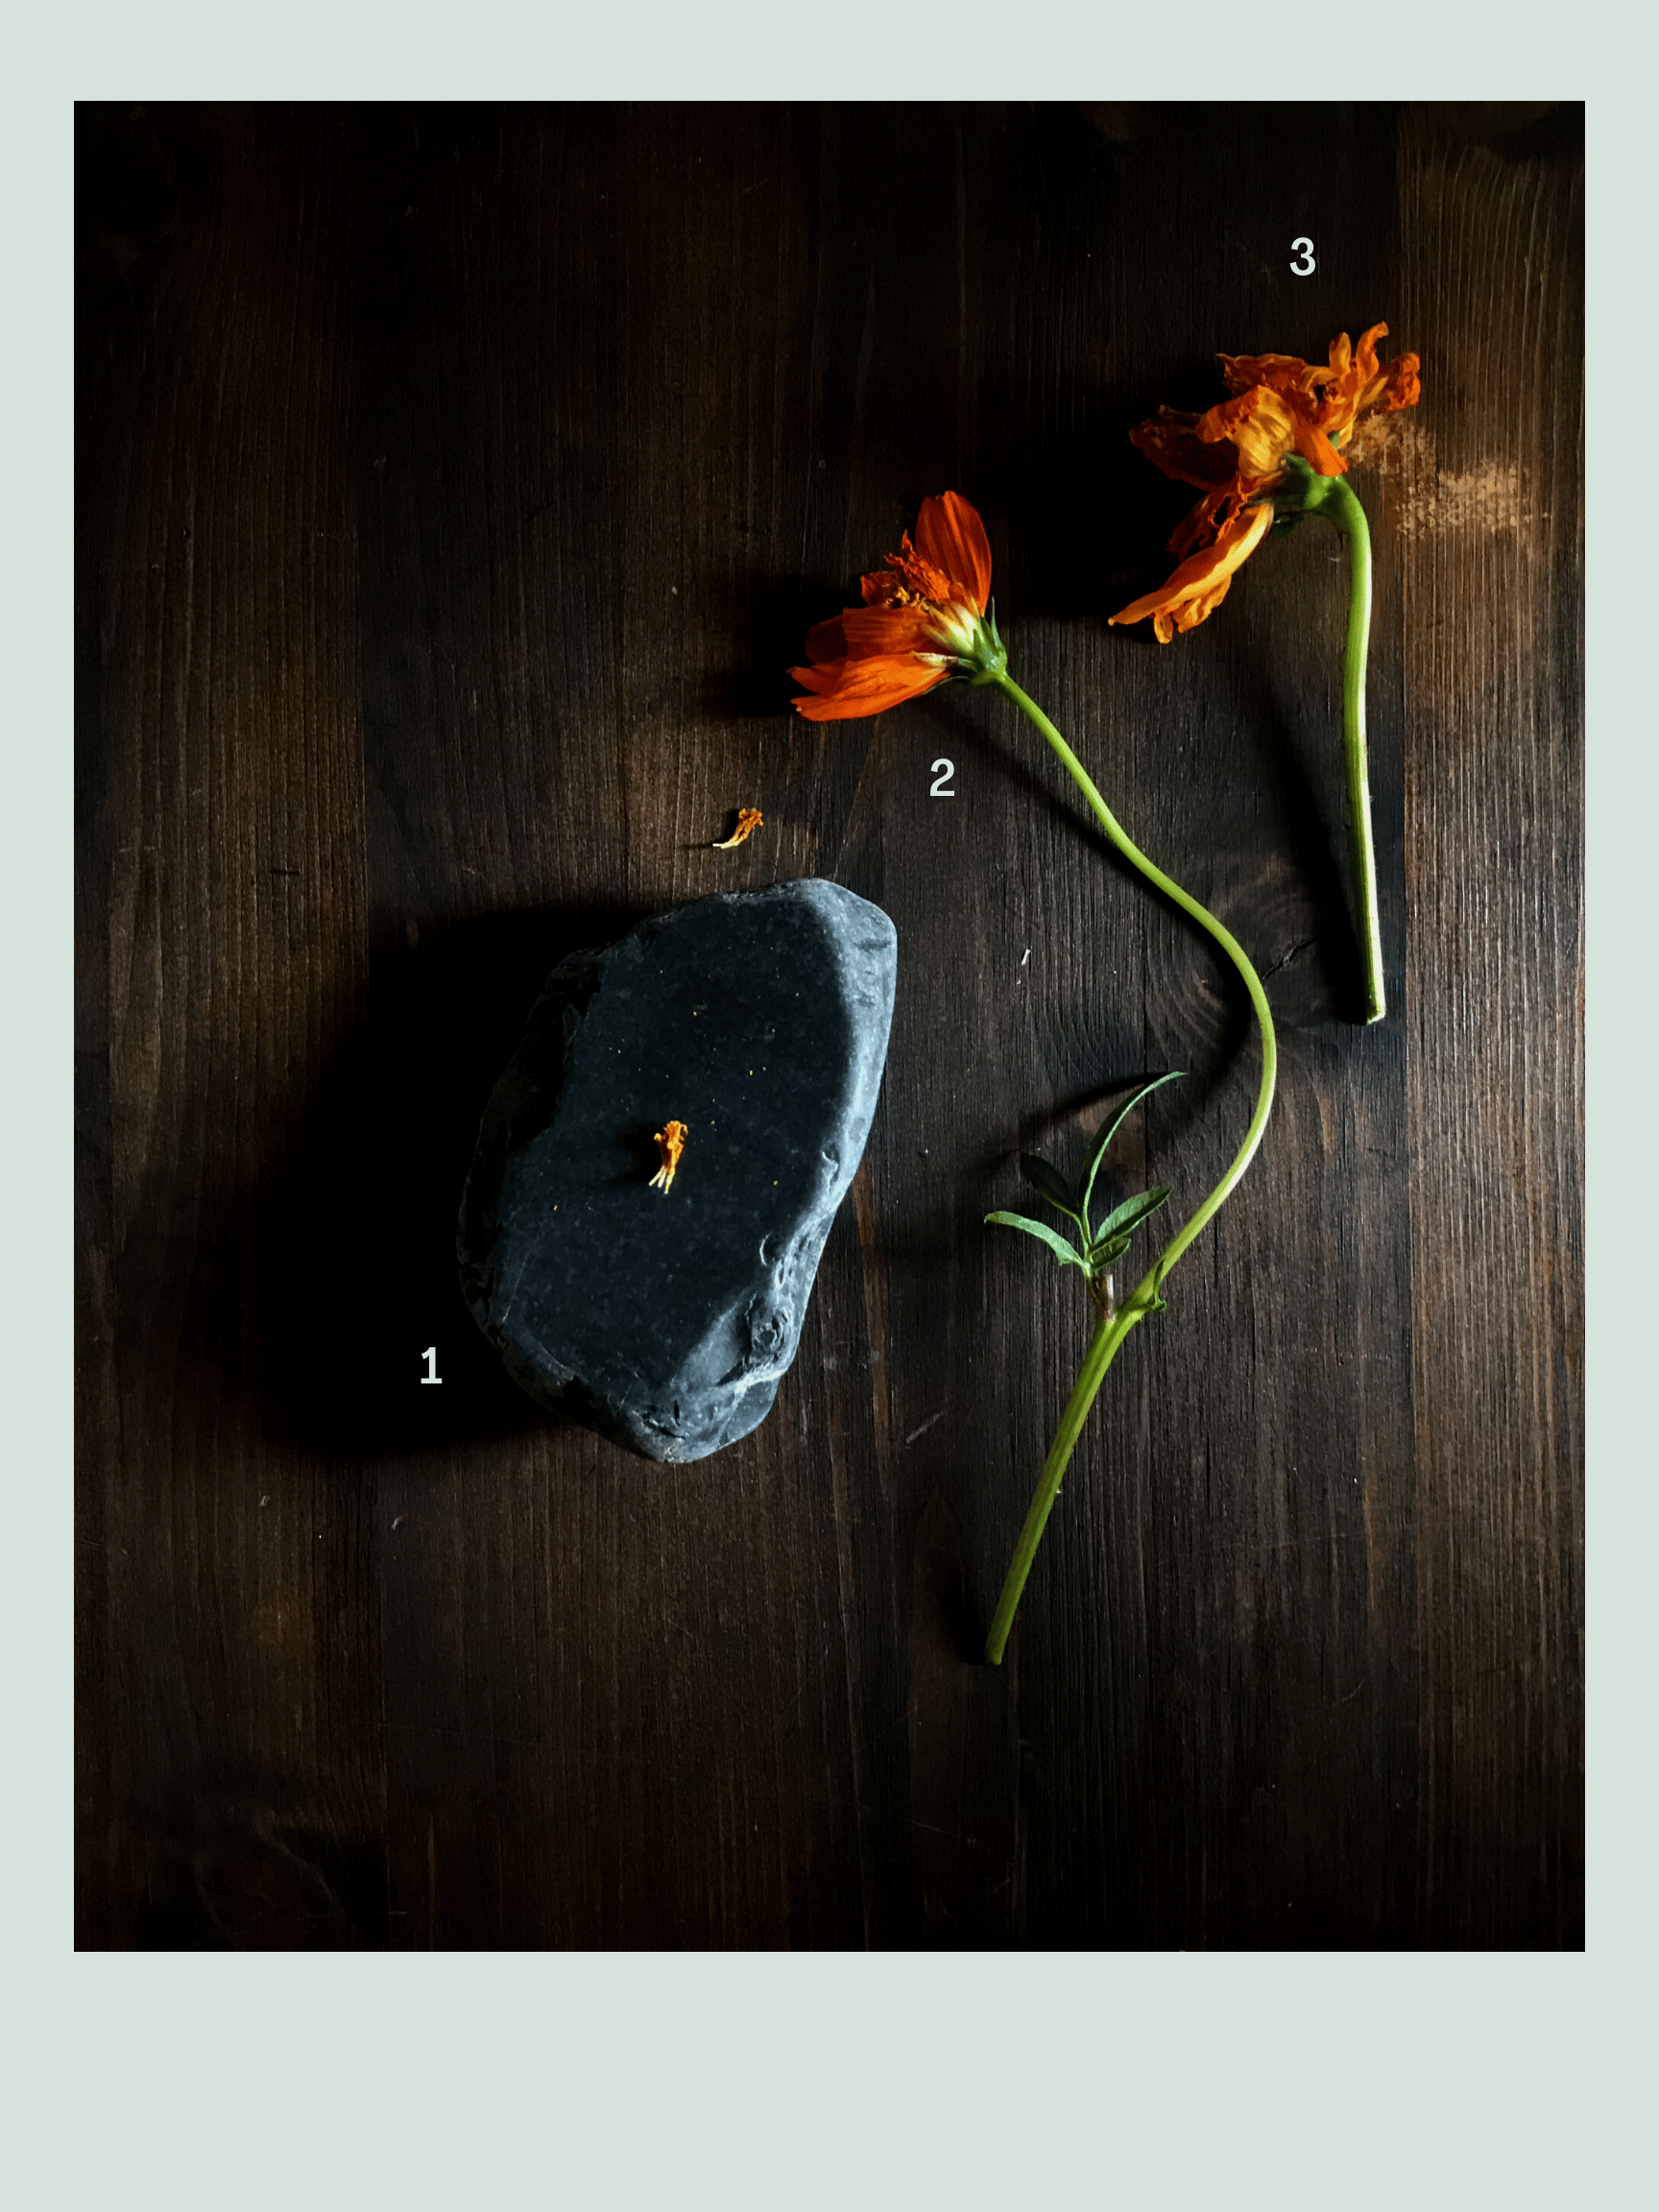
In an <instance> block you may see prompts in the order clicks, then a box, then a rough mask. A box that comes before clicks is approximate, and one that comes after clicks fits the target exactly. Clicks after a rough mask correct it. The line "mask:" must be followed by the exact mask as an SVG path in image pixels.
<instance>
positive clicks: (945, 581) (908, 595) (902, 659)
mask: <svg viewBox="0 0 1659 2212" xmlns="http://www.w3.org/2000/svg"><path fill="white" fill-rule="evenodd" d="M862 588H863V592H864V604H863V606H862V607H849V608H847V609H846V610H845V611H844V612H843V613H840V614H837V615H835V616H833V617H832V618H831V619H830V620H829V621H828V622H818V623H814V625H813V627H812V628H811V629H810V630H809V631H808V632H807V633H806V658H807V660H808V661H811V663H812V665H811V667H809V668H791V669H790V671H789V673H790V675H791V676H793V677H794V678H795V679H796V681H797V682H798V683H801V684H805V686H806V696H805V698H799V699H797V700H796V701H795V702H794V704H795V706H796V707H797V708H798V709H799V710H800V711H801V712H802V713H803V714H805V716H806V718H807V720H808V721H809V722H838V721H847V720H851V719H852V718H854V716H857V715H861V714H879V713H881V712H882V710H883V709H886V708H888V707H897V706H898V705H899V704H900V703H901V702H902V700H905V699H914V698H915V697H916V696H917V694H918V693H919V692H922V691H930V690H931V689H932V687H933V685H935V684H944V683H948V682H949V681H950V678H951V677H952V676H966V675H971V674H974V673H975V672H976V671H978V670H979V669H980V668H982V667H983V666H984V665H985V664H986V662H987V661H988V660H989V659H992V658H996V657H999V656H1000V654H1001V647H1000V644H999V643H997V642H996V627H995V624H992V623H987V621H986V620H985V618H984V617H985V610H986V607H987V606H988V604H989V602H990V596H991V546H990V541H988V540H987V538H986V536H985V526H984V524H983V523H982V522H981V521H980V519H979V517H978V516H977V515H976V514H975V513H974V510H973V508H972V507H970V506H969V504H968V502H967V500H966V499H963V498H961V497H960V496H959V495H958V494H957V493H954V492H945V493H941V494H940V495H939V497H938V498H936V499H924V500H923V502H922V507H921V512H920V513H919V514H918V515H917V517H916V540H915V542H914V544H912V542H911V540H910V535H909V532H908V531H906V532H905V534H904V541H903V543H902V547H901V549H900V550H899V551H898V552H897V553H889V554H888V555H887V561H886V566H885V567H882V568H878V569H877V571H876V572H875V574H874V575H872V576H866V577H865V578H864V579H863V587H862Z"/></svg>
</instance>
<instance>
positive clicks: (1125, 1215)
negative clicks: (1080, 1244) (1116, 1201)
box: [1094, 1184, 1169, 1240]
mask: <svg viewBox="0 0 1659 2212" xmlns="http://www.w3.org/2000/svg"><path fill="white" fill-rule="evenodd" d="M1168 1201H1169V1193H1168V1191H1167V1190H1165V1189H1164V1187H1163V1185H1162V1184H1160V1185H1159V1186H1158V1188H1157V1189H1156V1190H1142V1193H1141V1195H1140V1196H1139V1197H1138V1198H1125V1199H1124V1201H1123V1203H1122V1205H1121V1206H1115V1207H1114V1208H1113V1209H1112V1211H1111V1213H1110V1214H1107V1216H1106V1218H1105V1220H1104V1221H1102V1222H1101V1224H1100V1226H1099V1228H1098V1229H1097V1230H1096V1231H1095V1232H1094V1235H1095V1238H1096V1240H1098V1239H1099V1238H1102V1237H1125V1238H1127V1237H1129V1236H1131V1235H1132V1234H1133V1233H1134V1231H1135V1230H1137V1229H1139V1228H1140V1226H1141V1224H1142V1221H1144V1220H1147V1219H1148V1218H1149V1217H1150V1216H1151V1215H1152V1214H1156V1213H1157V1211H1158V1209H1159V1207H1160V1206H1165V1205H1167V1204H1168Z"/></svg>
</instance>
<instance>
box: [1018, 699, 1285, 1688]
mask: <svg viewBox="0 0 1659 2212" xmlns="http://www.w3.org/2000/svg"><path fill="white" fill-rule="evenodd" d="M990 681H991V682H992V683H994V684H995V685H997V687H998V690H1000V691H1004V692H1006V693H1007V695H1008V697H1009V698H1010V699H1012V700H1013V702H1014V704H1015V706H1016V707H1018V708H1019V709H1020V710H1021V712H1022V714H1026V715H1028V716H1029V717H1030V719H1031V720H1032V721H1033V722H1034V723H1035V724H1036V725H1037V727H1038V729H1039V730H1041V731H1042V733H1043V734H1044V736H1045V737H1046V739H1047V740H1048V743H1049V744H1050V745H1051V746H1052V747H1053V749H1054V751H1055V753H1056V754H1057V755H1058V757H1059V758H1060V761H1061V764H1062V765H1063V766H1064V768H1065V770H1066V772H1067V774H1068V775H1069V776H1070V778H1071V781H1073V782H1074V783H1075V784H1076V786H1077V788H1078V790H1079V791H1081V792H1082V794H1083V797H1084V798H1085V799H1086V800H1087V801H1088V803H1089V807H1090V810H1091V811H1092V812H1093V814H1094V818H1095V820H1096V821H1097V822H1098V823H1099V825H1100V827H1101V829H1104V830H1105V832H1106V835H1107V836H1108V838H1110V840H1111V842H1112V843H1113V845H1114V846H1116V848H1117V849H1118V852H1119V853H1121V854H1122V855H1123V857H1124V859H1125V860H1127V861H1128V862H1129V863H1130V865H1131V866H1132V867H1134V868H1137V869H1139V870H1140V872H1141V874H1142V876H1144V877H1145V878H1146V879H1147V881H1148V882H1149V883H1153V884H1155V885H1156V886H1157V888H1158V889H1159V890H1160V891H1162V892H1163V893H1164V894H1165V896H1166V898H1168V899H1172V900H1173V901H1174V902H1175V904H1176V905H1177V906H1179V907H1180V908H1181V909H1182V911H1183V912H1184V913H1186V914H1190V916H1191V917H1192V919H1193V921H1194V922H1196V923H1197V924H1198V926H1199V927H1200V928H1201V929H1203V930H1205V931H1207V933H1208V934H1209V935H1210V936H1211V937H1213V938H1214V941H1215V943H1216V944H1217V945H1219V946H1220V948H1221V950H1222V951H1223V952H1225V953H1226V955H1227V957H1228V959H1229V960H1231V961H1232V963H1233V965H1234V967H1235V968H1236V969H1237V970H1238V974H1239V975H1240V976H1241V978H1242V979H1243V983H1244V988H1245V990H1246V991H1247V992H1248V993H1249V995H1250V1004H1251V1006H1252V1008H1253V1009H1254V1012H1255V1015H1256V1020H1257V1022H1258V1024H1259V1026H1260V1028H1261V1031H1262V1087H1261V1089H1260V1091H1259V1092H1258V1093H1257V1097H1256V1111H1255V1113H1254V1114H1253V1115H1252V1116H1251V1118H1250V1126H1249V1128H1248V1129H1247V1130H1246V1131H1245V1132H1244V1142H1243V1143H1242V1144H1240V1145H1239V1147H1238V1151H1237V1152H1236V1153H1235V1154H1234V1156H1233V1162H1232V1165H1231V1166H1229V1167H1228V1169H1227V1172H1226V1174H1225V1175H1223V1176H1222V1178H1221V1180H1220V1182H1219V1183H1217V1184H1216V1186H1215V1188H1214V1190H1212V1191H1211V1193H1210V1195H1209V1196H1208V1197H1207V1198H1206V1199H1205V1200H1204V1202H1203V1204H1202V1205H1201V1206H1200V1207H1199V1208H1198V1210H1197V1211H1196V1213H1194V1214H1192V1215H1191V1216H1190V1218H1189V1219H1188V1220H1186V1221H1185V1222H1183V1223H1182V1225H1181V1227H1180V1228H1179V1229H1178V1230H1177V1231H1176V1232H1175V1234H1174V1236H1173V1237H1171V1238H1170V1239H1169V1241H1168V1243H1167V1244H1166V1245H1165V1247H1164V1249H1163V1251H1162V1252H1161V1253H1160V1254H1159V1255H1158V1257H1157V1259H1156V1260H1155V1261H1154V1262H1152V1265H1151V1266H1150V1267H1149V1268H1148V1269H1147V1270H1146V1273H1145V1274H1144V1275H1143V1276H1142V1279H1141V1281H1140V1282H1139V1283H1138V1284H1137V1285H1136V1286H1135V1288H1134V1290H1133V1291H1132V1292H1131V1293H1130V1295H1129V1296H1128V1298H1126V1299H1125V1300H1124V1302H1123V1304H1122V1306H1121V1307H1120V1308H1119V1309H1118V1311H1117V1312H1116V1313H1103V1314H1102V1315H1101V1317H1100V1319H1099V1322H1098V1323H1097V1325H1096V1327H1095V1330H1094V1336H1093V1337H1092V1338H1091V1339H1090V1344H1089V1349H1088V1351H1087V1353H1086V1354H1085V1355H1084V1358H1083V1365H1082V1368H1081V1370H1080V1372H1079V1374H1078V1377H1077V1383H1076V1386H1075V1388H1074V1389H1073V1390H1072V1392H1071V1396H1070V1402H1069V1403H1068V1405H1067V1407H1066V1410H1065V1412H1064V1413H1063V1414H1062V1415H1061V1418H1060V1427H1059V1430H1058V1431H1057V1433H1056V1435H1055V1438H1054V1443H1053V1447H1052V1449H1051V1450H1050V1452H1049V1454H1048V1456H1047V1458H1046V1460H1045V1462H1044V1465H1043V1473H1042V1475H1041V1477H1040V1478H1039V1479H1038V1483H1037V1491H1036V1495H1035V1496H1034V1497H1033V1499H1032V1501H1031V1507H1030V1510H1029V1512H1028V1513H1027V1514H1026V1516H1025V1526H1024V1527H1022V1529H1021V1531H1020V1540H1019V1542H1018V1544H1017V1545H1016V1546H1015V1548H1014V1557H1013V1560H1012V1561H1011V1562H1010V1565H1009V1568H1008V1573H1007V1575H1006V1577H1005V1578H1004V1580H1003V1584H1002V1595H1001V1596H1000V1598H999V1599H998V1601H997V1613H996V1617H995V1619H994V1620H993V1621H992V1623H991V1633H990V1635H989V1636H988V1637H987V1638H986V1641H985V1656H986V1658H987V1659H988V1660H989V1661H990V1662H991V1664H992V1665H993V1666H994V1667H995V1666H997V1665H998V1664H999V1663H1000V1661H1001V1658H1002V1652H1003V1648H1004V1647H1005V1646H1006V1644H1007V1642H1008V1632H1009V1630H1010V1629H1011V1628H1012V1627H1013V1625H1014V1615H1015V1613H1016V1611H1017V1610H1018V1608H1019V1604H1020V1599H1021V1594H1022V1592H1023V1590H1024V1588H1025V1578H1026V1576H1027V1575H1029V1574H1030V1572H1031V1562H1032V1560H1033V1558H1034V1557H1035V1556H1036V1551H1037V1546H1038V1543H1039V1541H1040V1540H1041V1538H1042V1534H1043V1529H1044V1526H1045V1524H1046V1521H1047V1519H1048V1515H1049V1512H1050V1510H1051V1509H1052V1507H1053V1504H1054V1500H1055V1498H1056V1497H1057V1496H1058V1495H1059V1490H1060V1479H1061V1477H1062V1476H1063V1475H1064V1474H1065V1472H1066V1469H1067V1466H1068V1464H1069V1462H1070V1457H1071V1453H1072V1450H1073V1448H1074V1447H1075V1445H1076V1442H1077V1438H1078V1436H1079V1435H1080V1433H1081V1432H1082V1428H1083V1424H1084V1422H1085V1421H1086V1420H1087V1419H1088V1416H1089V1409H1090V1407H1092V1406H1093V1405H1094V1400H1095V1397H1096V1395H1097V1394H1098V1392H1099V1389H1100V1385H1101V1383H1103V1382H1104V1381H1105V1380H1106V1370H1107V1369H1108V1368H1109V1367H1110V1366H1111V1364H1112V1361H1113V1360H1114V1358H1116V1357H1117V1354H1118V1346H1119V1345H1120V1344H1121V1343H1122V1341H1123V1339H1124V1337H1125V1336H1127V1335H1128V1334H1129V1332H1130V1330H1131V1329H1133V1328H1134V1327H1135V1326H1136V1324H1137V1323H1138V1322H1140V1321H1142V1320H1144V1318H1145V1317H1146V1315H1147V1314H1148V1313H1155V1312H1156V1311H1157V1310H1158V1309H1159V1306H1160V1305H1161V1304H1162V1300H1161V1299H1160V1296H1159V1291H1160V1289H1161V1287H1162V1285H1163V1282H1164V1278H1165V1277H1166V1275H1167V1274H1168V1272H1169V1270H1170V1268H1171V1267H1173V1266H1174V1264H1175V1262H1176V1261H1177V1260H1179V1259H1180V1257H1181V1255H1182V1253H1183V1252H1185V1251H1186V1249H1187V1247H1188V1245H1189V1244H1190V1243H1191V1241H1192V1239H1193V1238H1194V1237H1196V1236H1197V1235H1198V1232H1199V1231H1200V1230H1201V1229H1202V1228H1203V1227H1204V1225H1205V1223H1206V1222H1207V1221H1209V1220H1210V1218H1211V1217H1212V1215H1213V1214H1215V1213H1216V1212H1217V1211H1218V1210H1219V1208H1220V1207H1222V1206H1223V1205H1224V1204H1225V1203H1226V1201H1227V1198H1228V1196H1229V1194H1230V1193H1231V1191H1232V1190H1233V1187H1234V1185H1235V1184H1236V1183H1237V1182H1238V1178H1239V1177H1240V1176H1241V1175H1242V1174H1243V1172H1244V1170H1245V1168H1246V1167H1248V1166H1249V1165H1250V1162H1251V1160H1252V1159H1253V1158H1254V1157H1255V1153H1256V1147H1257V1146H1258V1145H1259V1144H1260V1143H1261V1142H1262V1131H1263V1130H1264V1129H1265V1128H1266V1126H1267V1116H1268V1114H1269V1112H1270V1111H1271V1109H1272V1105H1273V1086H1274V1082H1275V1080H1276V1079H1277V1075H1278V1069H1279V1047H1278V1043H1277V1040H1276V1039H1275V1037H1274V1034H1273V1016H1272V1014H1271V1012H1270V1011H1269V1009H1268V1005H1267V994H1266V993H1265V992H1264V991H1263V990H1262V979H1261V977H1260V976H1259V975H1258V974H1257V973H1256V971H1255V969H1254V968H1253V967H1252V966H1251V965H1250V962H1249V960H1248V958H1247V957H1246V955H1245V952H1244V950H1243V947H1242V946H1241V945H1240V944H1239V943H1238V939H1237V938H1236V937H1235V936H1234V935H1233V932H1232V931H1231V930H1230V929H1228V928H1226V927H1225V926H1223V925H1222V924H1221V923H1219V922H1217V921H1216V919H1215V917H1214V914H1212V913H1210V912H1208V911H1207V909H1206V908H1204V907H1202V906H1200V905H1199V903H1198V902H1197V900H1196V899H1194V898H1192V897H1191V896H1190V894H1189V893H1188V892H1185V891H1183V890H1182V888H1181V886H1180V884H1179V883H1176V882H1173V881H1172V880H1171V879H1170V878H1169V877H1167V876H1166V875H1165V873H1164V871H1163V869H1162V868H1159V867H1157V866H1155V865H1154V864H1153V862H1152V861H1150V860H1148V859H1147V857H1146V855H1145V854H1144V853H1142V851H1141V849H1140V847H1139V846H1138V845H1136V844H1135V843H1134V841H1133V840H1132V839H1131V838H1130V837H1129V836H1128V834H1127V833H1126V831H1125V830H1124V829H1123V828H1122V826H1121V825H1120V824H1119V822H1118V818H1117V816H1116V815H1115V814H1114V813H1113V812H1112V809H1111V808H1110V807H1109V806H1108V805H1107V804H1106V802H1105V800H1104V799H1102V798H1101V796H1100V794H1099V792H1098V791H1097V790H1096V789H1095V788H1094V782H1093V781H1092V779H1091V778H1090V776H1089V773H1088V771H1087V770H1086V769H1085V768H1084V766H1083V763H1082V762H1081V761H1080V760H1079V759H1078V757H1077V756H1076V754H1075V753H1073V752H1072V750H1071V748H1070V745H1068V744H1067V742H1066V740H1065V738H1064V737H1062V736H1061V734H1060V733H1059V731H1058V730H1056V729H1055V727H1054V725H1053V723H1052V722H1050V721H1049V719H1048V717H1047V715H1046V714H1045V713H1044V711H1043V709H1042V708H1041V707H1039V706H1038V705H1037V704H1036V702H1035V701H1034V700H1032V699H1028V698H1027V697H1026V695H1025V693H1024V692H1023V691H1022V690H1021V688H1020V686H1019V685H1018V684H1016V683H1015V682H1014V680H1013V678H1012V677H1011V676H1009V675H1007V674H1006V673H1005V672H1004V671H1001V670H998V672H997V673H996V674H995V675H993V676H991V678H990Z"/></svg>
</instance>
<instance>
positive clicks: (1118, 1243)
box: [1089, 1237, 1129, 1275]
mask: <svg viewBox="0 0 1659 2212" xmlns="http://www.w3.org/2000/svg"><path fill="white" fill-rule="evenodd" d="M1128 1249H1129V1239H1128V1238H1127V1237H1103V1238H1101V1239H1100V1241H1099V1243H1098V1244H1091V1245H1090V1247H1089V1271H1090V1273H1091V1274H1093V1275H1098V1274H1099V1272H1100V1270H1101V1268H1102V1267H1108V1266H1110V1265H1111V1263H1112V1262H1113V1261H1114V1260H1121V1259H1122V1257H1123V1255H1124V1253H1125V1252H1127V1251H1128Z"/></svg>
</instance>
